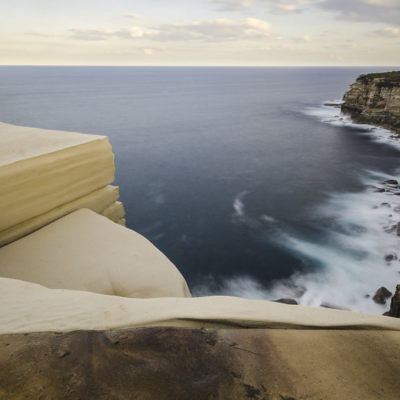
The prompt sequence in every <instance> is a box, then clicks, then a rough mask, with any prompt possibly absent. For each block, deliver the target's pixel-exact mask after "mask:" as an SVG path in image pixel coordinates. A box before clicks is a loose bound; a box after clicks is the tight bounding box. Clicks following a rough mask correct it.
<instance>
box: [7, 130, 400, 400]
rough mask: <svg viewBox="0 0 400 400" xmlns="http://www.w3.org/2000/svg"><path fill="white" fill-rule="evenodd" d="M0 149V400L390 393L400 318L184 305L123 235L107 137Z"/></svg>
mask: <svg viewBox="0 0 400 400" xmlns="http://www.w3.org/2000/svg"><path fill="white" fill-rule="evenodd" d="M0 152H1V155H2V156H1V162H0V184H1V187H2V189H3V193H2V197H1V198H0V223H1V225H0V240H2V243H3V244H5V243H6V242H7V241H8V242H12V243H9V244H7V245H4V246H3V247H2V248H0V304H1V307H0V349H1V351H0V365H1V367H2V368H0V398H1V399H3V398H4V399H20V398H24V399H35V400H36V399H39V398H43V399H50V398H55V399H59V398H60V399H61V398H63V399H71V400H72V399H86V398H96V399H97V398H99V399H100V398H101V399H132V398H135V399H139V400H141V399H143V400H152V399H158V400H170V399H176V400H186V399H192V400H196V399H199V400H200V399H201V400H208V399H210V400H217V399H220V400H226V399H232V400H235V399H237V400H239V399H240V400H242V399H258V400H262V399H269V400H282V399H286V400H290V399H293V400H294V399H298V400H300V399H315V400H317V399H322V398H323V399H325V400H329V399H332V400H333V399H335V400H336V399H354V400H356V399H373V398H377V397H379V398H381V399H387V400H389V399H390V400H392V399H394V398H396V396H398V393H399V392H400V382H399V379H398V377H399V375H400V361H399V360H400V319H397V318H388V317H382V316H377V315H369V314H362V313H355V312H350V311H342V310H333V309H325V308H313V307H305V306H298V305H296V306H294V305H286V304H279V303H275V302H269V301H251V300H245V299H240V298H234V297H224V296H221V297H203V298H191V295H190V292H189V290H188V287H187V285H186V281H185V279H184V278H183V276H182V275H181V274H180V272H179V271H178V270H177V268H176V267H175V266H174V265H173V264H172V263H171V262H170V261H169V260H168V259H167V258H166V257H165V256H164V255H163V254H162V253H161V252H160V251H159V250H158V249H156V248H155V247H154V246H153V245H152V244H151V243H150V242H149V241H148V240H146V239H145V238H144V237H142V236H141V235H139V234H138V233H136V232H134V231H132V230H131V229H128V228H126V227H125V226H122V224H121V223H123V221H121V218H122V217H121V211H123V207H122V204H120V203H119V204H118V202H116V199H117V198H118V188H115V187H111V186H109V185H110V183H111V182H112V181H113V179H114V163H113V154H112V150H111V146H110V143H109V142H108V139H107V138H106V137H104V136H95V135H82V134H78V133H66V132H57V131H45V130H41V129H33V128H23V127H14V126H11V125H7V124H0ZM107 210H108V211H107ZM10 232H11V233H12V234H10Z"/></svg>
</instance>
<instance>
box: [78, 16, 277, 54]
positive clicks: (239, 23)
mask: <svg viewBox="0 0 400 400" xmlns="http://www.w3.org/2000/svg"><path fill="white" fill-rule="evenodd" d="M70 32H72V35H71V38H72V39H75V40H86V41H98V40H110V39H112V38H122V39H142V38H146V39H152V40H155V41H163V42H165V41H188V40H198V41H203V42H221V41H233V40H254V39H266V38H274V39H278V38H277V37H276V36H274V35H273V34H272V31H271V27H270V25H269V23H268V22H266V21H263V20H260V19H257V18H246V19H241V20H231V19H210V20H205V21H196V22H191V23H186V24H182V23H179V24H178V23H173V24H161V25H153V26H147V30H146V31H144V30H143V29H142V28H139V27H133V28H129V29H70ZM146 49H148V48H147V47H146ZM148 53H150V51H148Z"/></svg>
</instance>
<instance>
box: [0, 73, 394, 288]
mask: <svg viewBox="0 0 400 400" xmlns="http://www.w3.org/2000/svg"><path fill="white" fill-rule="evenodd" d="M390 69H393V68H390ZM385 70H388V69H387V68H376V67H374V68H373V69H371V68H365V67H364V68H148V67H139V68H123V67H0V120H1V121H3V122H7V123H11V124H17V125H25V126H34V127H39V128H46V129H58V130H65V131H77V132H83V133H93V134H100V135H107V136H108V137H109V138H110V142H111V144H112V146H113V150H114V153H115V165H116V182H115V183H116V184H117V185H119V186H120V187H121V190H120V192H121V200H122V202H123V203H124V205H125V209H126V213H127V215H126V220H127V226H128V227H129V228H132V229H134V230H136V231H137V232H139V233H141V234H143V235H144V236H146V237H147V238H148V239H149V240H151V241H152V242H153V243H154V244H155V245H156V246H157V247H158V248H159V249H160V250H161V251H163V252H164V253H165V254H166V255H167V256H168V257H169V258H170V259H171V260H172V262H173V263H174V264H175V265H176V266H177V267H178V269H179V270H180V271H181V272H182V274H183V275H184V276H185V278H186V279H187V281H188V284H189V286H190V287H192V288H196V287H199V285H200V286H201V284H207V285H208V288H209V290H211V293H212V292H215V293H223V288H224V282H226V281H227V280H229V279H230V280H235V279H247V278H248V279H250V280H252V281H254V282H256V283H257V285H258V287H259V288H260V287H261V288H262V287H265V288H268V287H270V284H271V282H272V281H274V280H276V279H282V278H288V277H290V276H291V275H292V274H293V273H294V272H296V271H303V272H307V271H318V269H319V268H321V263H323V262H321V259H320V258H319V259H315V258H314V257H310V256H309V255H307V254H303V253H302V254H300V253H299V252H294V251H291V249H290V246H287V243H286V245H285V243H283V242H282V237H283V236H288V237H296V238H298V239H299V240H303V241H306V242H308V243H314V244H316V245H320V246H325V245H326V244H329V243H331V241H332V236H331V231H330V227H331V226H333V225H334V224H335V221H333V220H332V217H329V218H328V217H327V216H326V215H321V213H320V212H317V211H316V210H318V209H319V208H320V207H321V206H323V205H324V204H327V202H329V199H331V196H332V195H333V194H336V195H337V194H344V195H346V194H351V193H361V192H362V190H363V187H364V185H363V182H362V179H361V178H360V176H362V175H363V174H364V175H365V171H370V170H374V171H380V172H382V173H384V174H389V175H391V174H394V173H395V171H396V169H397V167H398V166H399V158H398V157H399V151H398V150H397V149H396V148H395V147H391V146H389V145H387V144H385V143H380V142H377V141H376V140H372V139H371V138H370V137H369V136H368V135H365V134H358V132H357V130H354V129H351V128H350V127H346V126H334V125H331V124H326V123H325V124H324V123H323V122H321V121H320V120H318V119H317V118H315V117H312V116H310V115H307V114H305V113H304V110H306V109H307V108H309V107H318V106H319V105H320V104H321V103H323V102H324V101H326V100H329V99H341V98H342V96H343V94H344V92H345V91H347V90H348V86H349V85H350V84H351V83H353V82H354V80H355V79H356V77H357V76H358V75H359V74H361V73H366V72H378V71H385ZM360 132H361V133H362V130H361V131H360ZM282 235H283V236H282ZM278 238H279V240H278ZM204 282H206V283H204Z"/></svg>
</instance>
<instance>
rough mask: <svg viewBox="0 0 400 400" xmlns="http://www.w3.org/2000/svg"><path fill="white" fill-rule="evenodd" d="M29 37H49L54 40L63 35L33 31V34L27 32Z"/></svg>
mask: <svg viewBox="0 0 400 400" xmlns="http://www.w3.org/2000/svg"><path fill="white" fill-rule="evenodd" d="M26 34H27V35H31V36H40V37H47V38H53V37H60V36H61V35H60V34H58V33H54V32H39V31H32V32H26Z"/></svg>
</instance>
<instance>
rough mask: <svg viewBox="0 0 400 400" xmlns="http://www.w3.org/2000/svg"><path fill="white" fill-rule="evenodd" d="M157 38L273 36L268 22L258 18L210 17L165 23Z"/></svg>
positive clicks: (219, 38) (232, 38)
mask: <svg viewBox="0 0 400 400" xmlns="http://www.w3.org/2000/svg"><path fill="white" fill-rule="evenodd" d="M156 29H157V31H158V32H157V33H154V35H153V39H155V40H163V41H167V40H201V41H213V42H217V41H232V40H248V39H263V38H267V37H271V36H272V32H271V27H270V25H269V23H268V22H266V21H262V20H260V19H256V18H246V19H241V20H230V19H210V20H205V21H199V22H191V23H189V24H163V25H159V26H157V27H156Z"/></svg>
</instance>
